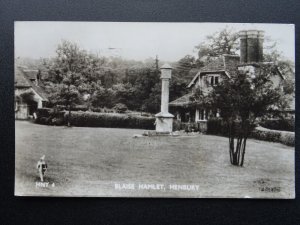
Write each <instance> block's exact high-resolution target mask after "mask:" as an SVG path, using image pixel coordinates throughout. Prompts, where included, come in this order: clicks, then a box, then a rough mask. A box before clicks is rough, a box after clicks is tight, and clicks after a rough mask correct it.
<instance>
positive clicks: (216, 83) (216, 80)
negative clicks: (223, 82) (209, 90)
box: [215, 76, 219, 85]
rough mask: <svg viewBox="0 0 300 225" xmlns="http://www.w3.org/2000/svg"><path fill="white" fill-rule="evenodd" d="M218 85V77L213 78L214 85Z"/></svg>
mask: <svg viewBox="0 0 300 225" xmlns="http://www.w3.org/2000/svg"><path fill="white" fill-rule="evenodd" d="M218 84H219V77H218V76H215V85H218Z"/></svg>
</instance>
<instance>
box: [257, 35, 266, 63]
mask: <svg viewBox="0 0 300 225" xmlns="http://www.w3.org/2000/svg"><path fill="white" fill-rule="evenodd" d="M264 36H265V32H264V31H263V30H260V31H258V62H262V61H263V60H264V52H263V48H264Z"/></svg>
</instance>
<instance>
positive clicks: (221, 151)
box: [14, 21, 295, 199]
mask: <svg viewBox="0 0 300 225" xmlns="http://www.w3.org/2000/svg"><path fill="white" fill-rule="evenodd" d="M14 38H15V39H14V94H15V95H14V114H15V190H14V194H15V196H49V197H58V196H63V197H146V198H149V197H155V198H158V197H159V198H263V199H266V198H267V199H294V198H295V28H294V25H293V24H275V23H273V24H271V23H268V24H267V23H266V24H264V23H200V22H197V23H196V22H194V23H183V22H182V23H179V22H169V23H167V22H64V21H55V22H54V21H53V22H51V21H15V22H14Z"/></svg>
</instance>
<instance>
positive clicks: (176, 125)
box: [173, 119, 181, 131]
mask: <svg viewBox="0 0 300 225" xmlns="http://www.w3.org/2000/svg"><path fill="white" fill-rule="evenodd" d="M180 126H181V122H180V121H179V120H175V119H174V120H173V131H177V130H180V128H181V127H180Z"/></svg>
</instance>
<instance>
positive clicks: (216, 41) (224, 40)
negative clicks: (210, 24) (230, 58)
mask: <svg viewBox="0 0 300 225" xmlns="http://www.w3.org/2000/svg"><path fill="white" fill-rule="evenodd" d="M238 38H239V37H238V33H237V32H235V31H234V30H232V29H230V28H228V27H226V28H224V29H222V30H220V31H218V32H215V33H214V34H212V35H208V36H206V40H205V41H204V42H202V43H200V44H199V45H198V46H196V47H195V48H196V50H198V57H199V59H201V58H203V57H216V56H220V55H223V54H230V55H235V54H236V51H237V50H238V48H239V45H238V43H239V42H238Z"/></svg>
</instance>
